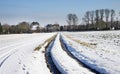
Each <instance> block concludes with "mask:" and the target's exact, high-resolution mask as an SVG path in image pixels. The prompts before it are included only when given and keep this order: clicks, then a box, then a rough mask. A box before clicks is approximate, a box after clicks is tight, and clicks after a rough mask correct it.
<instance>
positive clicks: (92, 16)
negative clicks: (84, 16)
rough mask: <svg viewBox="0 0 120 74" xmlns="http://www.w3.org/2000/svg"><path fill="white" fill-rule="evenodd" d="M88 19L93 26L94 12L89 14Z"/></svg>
mask: <svg viewBox="0 0 120 74" xmlns="http://www.w3.org/2000/svg"><path fill="white" fill-rule="evenodd" d="M90 19H91V23H92V25H93V24H94V11H91V12H90Z"/></svg>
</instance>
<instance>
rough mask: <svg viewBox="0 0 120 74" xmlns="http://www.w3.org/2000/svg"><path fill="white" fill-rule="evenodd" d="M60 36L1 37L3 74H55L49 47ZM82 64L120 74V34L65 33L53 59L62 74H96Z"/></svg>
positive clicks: (53, 51)
mask: <svg viewBox="0 0 120 74" xmlns="http://www.w3.org/2000/svg"><path fill="white" fill-rule="evenodd" d="M55 34H57V33H40V34H11V35H0V74H51V72H50V70H49V68H48V67H47V64H46V60H45V53H44V52H43V51H45V48H46V46H47V44H48V43H45V44H44V45H43V46H42V47H41V48H40V50H39V51H34V49H35V48H36V47H37V46H39V45H41V44H43V43H44V42H45V41H46V40H47V39H49V38H51V37H52V36H53V35H55ZM60 38H61V39H62V41H63V44H65V45H66V47H67V50H69V51H70V53H71V54H73V56H75V57H76V58H77V59H79V60H80V61H81V62H82V63H84V64H86V65H88V66H89V67H90V68H92V69H95V70H96V71H98V72H100V73H105V74H120V59H119V57H120V31H91V32H61V33H58V34H57V36H56V38H55V41H54V43H53V46H52V48H51V51H50V53H51V57H52V60H53V62H54V64H55V65H56V67H57V68H58V70H59V71H60V72H61V73H62V74H93V72H92V71H91V70H90V69H89V68H86V67H84V66H83V65H82V64H80V63H79V62H78V61H76V60H75V59H74V58H73V57H71V56H70V55H68V54H67V51H65V50H64V49H63V47H62V46H61V42H60Z"/></svg>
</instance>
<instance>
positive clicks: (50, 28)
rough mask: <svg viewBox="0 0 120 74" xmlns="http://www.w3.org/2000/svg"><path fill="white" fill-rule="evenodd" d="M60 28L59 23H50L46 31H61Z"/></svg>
mask: <svg viewBox="0 0 120 74" xmlns="http://www.w3.org/2000/svg"><path fill="white" fill-rule="evenodd" d="M59 30H60V26H59V24H53V25H52V24H48V25H47V26H46V31H48V32H54V31H59Z"/></svg>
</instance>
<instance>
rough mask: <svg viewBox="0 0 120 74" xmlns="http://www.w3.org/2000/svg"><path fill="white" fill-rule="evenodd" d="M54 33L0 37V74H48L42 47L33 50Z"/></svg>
mask: <svg viewBox="0 0 120 74" xmlns="http://www.w3.org/2000/svg"><path fill="white" fill-rule="evenodd" d="M55 34H56V33H41V34H13V35H12V34H11V35H0V74H50V71H49V69H48V68H47V65H46V62H45V57H44V53H42V51H43V50H44V46H42V48H41V49H40V50H39V51H34V49H35V48H36V47H37V46H38V45H40V44H42V43H44V41H45V40H47V39H48V38H50V37H52V36H53V35H55Z"/></svg>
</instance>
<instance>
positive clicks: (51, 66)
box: [45, 36, 61, 74]
mask: <svg viewBox="0 0 120 74" xmlns="http://www.w3.org/2000/svg"><path fill="white" fill-rule="evenodd" d="M55 38H56V36H55V37H53V39H51V40H50V41H49V42H48V45H47V46H46V47H45V60H46V64H47V67H48V68H49V69H50V72H51V73H52V74H61V72H60V71H59V70H58V69H57V67H56V65H55V64H54V62H53V60H52V57H51V53H50V52H51V48H52V47H53V45H54V41H55Z"/></svg>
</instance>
